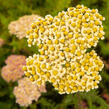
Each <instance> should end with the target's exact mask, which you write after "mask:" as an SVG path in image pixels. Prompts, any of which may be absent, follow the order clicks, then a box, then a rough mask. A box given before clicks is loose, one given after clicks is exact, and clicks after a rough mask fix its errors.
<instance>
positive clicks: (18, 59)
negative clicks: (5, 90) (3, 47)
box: [1, 55, 26, 82]
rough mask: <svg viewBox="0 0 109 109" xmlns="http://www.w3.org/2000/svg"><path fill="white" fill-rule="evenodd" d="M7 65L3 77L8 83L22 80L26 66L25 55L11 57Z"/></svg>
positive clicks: (3, 70) (3, 69)
mask: <svg viewBox="0 0 109 109" xmlns="http://www.w3.org/2000/svg"><path fill="white" fill-rule="evenodd" d="M5 63H6V64H7V65H6V66H4V67H3V68H2V70H1V76H2V77H3V79H4V80H6V81H7V82H10V81H12V82H14V81H17V80H18V79H20V78H21V77H22V76H23V75H24V72H23V70H22V67H23V66H24V65H25V64H26V57H25V56H23V55H10V56H9V57H8V58H7V59H6V61H5Z"/></svg>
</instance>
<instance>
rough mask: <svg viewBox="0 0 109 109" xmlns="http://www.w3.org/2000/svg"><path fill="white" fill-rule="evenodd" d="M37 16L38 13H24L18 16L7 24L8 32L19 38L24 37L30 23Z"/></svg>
mask: <svg viewBox="0 0 109 109" xmlns="http://www.w3.org/2000/svg"><path fill="white" fill-rule="evenodd" d="M37 18H39V16H38V15H34V14H33V15H25V16H23V17H20V18H19V19H18V20H17V21H12V22H11V23H10V24H9V26H8V29H9V32H10V34H14V35H16V36H17V37H18V38H19V39H22V38H24V37H26V31H27V30H29V29H30V28H29V27H30V25H31V23H33V22H34V20H36V19H37Z"/></svg>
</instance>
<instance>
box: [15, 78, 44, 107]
mask: <svg viewBox="0 0 109 109" xmlns="http://www.w3.org/2000/svg"><path fill="white" fill-rule="evenodd" d="M41 92H46V89H45V86H41V87H40V88H39V87H37V85H36V84H32V82H31V81H30V80H29V79H28V78H26V77H25V78H22V79H20V80H18V86H16V87H15V88H14V91H13V93H14V95H15V97H16V103H18V104H19V105H20V106H26V107H27V106H29V105H30V104H32V101H33V100H35V101H37V100H38V99H39V97H40V96H41Z"/></svg>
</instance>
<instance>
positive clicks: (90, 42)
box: [24, 5, 105, 93]
mask: <svg viewBox="0 0 109 109" xmlns="http://www.w3.org/2000/svg"><path fill="white" fill-rule="evenodd" d="M103 20H105V19H104V17H102V16H101V15H100V14H99V13H98V10H97V9H92V10H91V9H89V8H87V7H85V6H83V5H77V6H76V7H71V8H68V10H67V11H62V12H59V13H58V15H57V16H55V17H52V16H51V15H47V16H45V18H39V19H36V21H35V22H34V23H33V24H32V25H31V29H30V30H29V31H27V39H28V40H27V41H28V46H29V47H31V46H32V45H37V46H38V48H39V52H40V54H38V55H36V54H35V55H33V57H31V56H30V57H29V58H27V59H26V66H25V67H24V71H25V75H26V76H27V77H29V78H30V80H31V81H33V82H35V83H36V84H38V85H41V84H42V85H43V84H45V82H46V81H49V82H51V83H52V84H53V86H54V87H55V89H57V90H58V91H59V93H75V92H78V91H89V90H91V89H94V88H97V87H98V83H99V81H100V80H101V76H100V75H99V71H101V70H102V68H103V63H102V61H101V60H100V58H99V56H97V54H96V53H95V51H94V50H92V51H91V52H90V53H86V51H87V49H88V48H91V47H95V46H96V45H97V43H98V41H99V39H104V34H105V33H104V31H103V26H102V21H103ZM93 73H94V74H95V76H92V75H93ZM96 76H97V77H96ZM95 78H97V81H96V79H95Z"/></svg>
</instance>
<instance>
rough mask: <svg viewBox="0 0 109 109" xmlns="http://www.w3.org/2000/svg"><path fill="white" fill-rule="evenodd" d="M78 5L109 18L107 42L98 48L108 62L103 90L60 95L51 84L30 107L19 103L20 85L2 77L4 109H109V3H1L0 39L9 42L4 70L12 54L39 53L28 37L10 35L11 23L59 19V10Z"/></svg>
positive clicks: (3, 50)
mask: <svg viewBox="0 0 109 109" xmlns="http://www.w3.org/2000/svg"><path fill="white" fill-rule="evenodd" d="M77 4H83V5H85V6H87V7H89V8H91V9H92V8H97V9H98V10H99V13H100V14H102V15H103V16H104V17H105V18H106V20H105V22H103V26H104V30H105V33H106V34H105V40H103V41H100V42H99V44H98V45H97V47H96V48H95V50H96V52H97V53H98V55H99V56H101V57H102V60H103V61H104V63H105V67H104V69H103V71H102V72H101V75H102V81H101V83H100V85H99V86H100V87H99V89H97V90H93V91H90V92H88V93H77V94H73V95H59V94H58V93H57V92H56V91H55V90H54V89H53V87H52V86H51V85H50V84H49V83H47V90H48V92H47V93H45V94H42V96H41V97H40V99H39V100H38V102H33V104H31V105H30V106H29V107H27V108H26V107H20V106H19V105H18V104H16V103H15V97H14V95H13V93H12V91H13V88H14V86H15V85H16V84H17V83H7V82H5V81H4V80H3V79H2V77H1V76H0V109H109V107H108V104H109V0H0V38H3V39H4V40H5V44H4V45H3V46H2V47H0V70H1V68H2V67H3V66H4V65H5V60H6V58H7V57H8V56H9V55H11V54H22V55H25V56H29V55H32V54H33V53H35V52H36V50H34V48H28V46H27V42H26V39H25V38H24V39H21V40H19V39H18V38H16V36H14V35H10V34H9V31H8V24H9V23H10V22H11V21H14V20H17V19H18V18H19V17H21V16H24V15H31V14H38V15H40V16H43V17H44V16H45V15H47V14H51V15H53V16H55V15H57V13H58V12H59V11H62V10H66V9H67V8H68V7H71V6H76V5H77Z"/></svg>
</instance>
